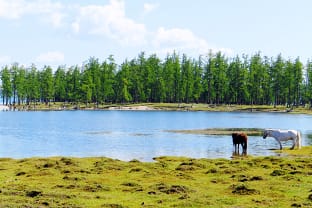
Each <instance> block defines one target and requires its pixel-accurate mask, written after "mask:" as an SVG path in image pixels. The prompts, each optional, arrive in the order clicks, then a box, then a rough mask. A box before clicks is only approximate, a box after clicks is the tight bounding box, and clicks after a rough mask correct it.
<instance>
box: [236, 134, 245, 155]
mask: <svg viewBox="0 0 312 208" xmlns="http://www.w3.org/2000/svg"><path fill="white" fill-rule="evenodd" d="M232 138H233V146H234V152H233V155H239V145H241V146H242V151H243V152H242V155H246V154H247V141H248V138H247V134H245V133H232Z"/></svg>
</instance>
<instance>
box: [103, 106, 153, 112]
mask: <svg viewBox="0 0 312 208" xmlns="http://www.w3.org/2000/svg"><path fill="white" fill-rule="evenodd" d="M108 110H138V111H148V110H155V109H154V108H151V107H148V106H143V105H140V106H118V107H109V108H108Z"/></svg>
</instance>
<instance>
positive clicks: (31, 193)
mask: <svg viewBox="0 0 312 208" xmlns="http://www.w3.org/2000/svg"><path fill="white" fill-rule="evenodd" d="M283 155H286V156H283V157H250V156H247V157H241V156H238V157H235V158H233V159H232V160H227V159H192V158H181V157H158V158H155V162H140V161H137V160H132V161H129V162H124V161H119V160H113V159H109V158H67V157H55V158H29V159H8V158H2V159H0V181H1V184H0V198H1V201H0V207H120V208H121V207H312V186H311V184H312V160H311V157H312V147H303V149H301V150H292V151H290V150H283Z"/></svg>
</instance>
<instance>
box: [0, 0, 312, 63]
mask: <svg viewBox="0 0 312 208" xmlns="http://www.w3.org/2000/svg"><path fill="white" fill-rule="evenodd" d="M311 8H312V1H310V0H297V1H294V0H261V1H260V0H252V1H250V0H235V1H232V0H193V1H191V0H92V1H91V0H90V1H88V0H66V1H58V0H0V28H1V33H0V34H1V35H0V37H1V38H0V67H2V66H4V65H7V64H8V65H9V64H11V63H13V62H17V63H19V64H21V65H24V66H26V67H27V66H30V65H31V64H32V63H34V64H35V65H36V66H37V67H38V68H41V67H43V66H44V65H50V66H52V67H57V66H59V65H66V66H72V65H81V64H82V63H83V62H84V61H86V60H88V59H89V57H96V58H99V59H100V60H105V59H106V58H107V57H108V56H109V55H111V54H112V55H114V58H115V60H116V62H117V63H118V64H120V63H121V62H122V61H124V60H125V59H126V58H128V59H132V58H134V57H136V56H137V55H138V54H139V53H140V52H142V51H145V52H146V54H147V55H150V54H152V53H156V54H157V55H158V56H159V57H161V58H163V57H165V55H166V54H167V53H172V52H173V50H175V51H177V52H178V53H180V54H182V53H185V54H187V55H188V56H190V57H194V58H197V57H198V56H199V55H205V54H208V52H209V50H212V51H221V52H223V53H225V54H226V55H227V56H229V57H233V56H236V55H242V54H248V55H252V54H254V53H256V52H258V51H261V53H262V55H266V56H269V57H276V56H277V55H278V54H279V53H281V54H282V56H283V57H284V58H286V59H288V58H290V59H295V58H297V57H300V60H301V61H302V62H304V63H305V62H306V61H307V60H308V59H311V58H312V25H311V24H312V22H311V21H312V12H310V10H311Z"/></svg>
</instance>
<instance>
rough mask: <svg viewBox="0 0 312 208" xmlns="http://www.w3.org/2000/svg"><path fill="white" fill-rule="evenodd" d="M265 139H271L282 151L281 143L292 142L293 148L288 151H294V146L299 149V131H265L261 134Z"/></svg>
mask: <svg viewBox="0 0 312 208" xmlns="http://www.w3.org/2000/svg"><path fill="white" fill-rule="evenodd" d="M266 137H273V138H274V139H275V140H276V141H277V142H278V143H279V145H280V149H283V147H282V144H281V141H288V140H292V141H293V146H292V147H291V148H290V149H294V148H295V146H296V147H297V148H298V149H301V135H300V131H296V130H280V129H265V130H264V132H263V139H265V138H266Z"/></svg>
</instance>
